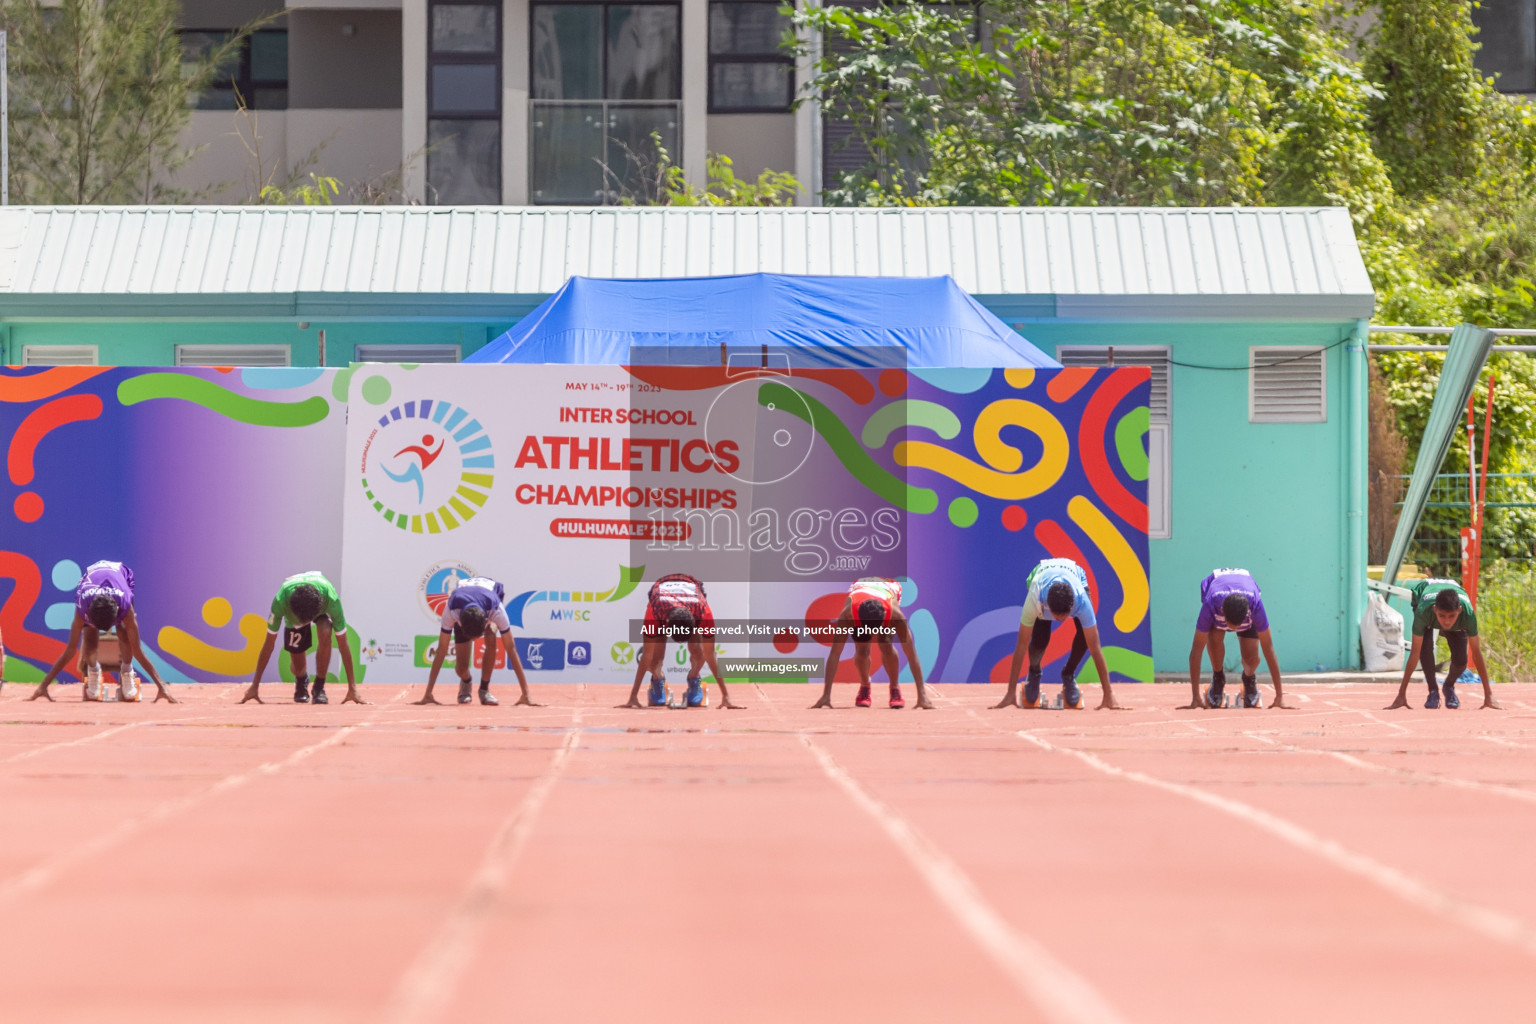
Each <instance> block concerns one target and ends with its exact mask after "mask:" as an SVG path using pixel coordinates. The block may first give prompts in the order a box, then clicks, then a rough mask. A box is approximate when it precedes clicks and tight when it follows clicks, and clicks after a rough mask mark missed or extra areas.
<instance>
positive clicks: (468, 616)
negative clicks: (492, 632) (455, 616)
mask: <svg viewBox="0 0 1536 1024" xmlns="http://www.w3.org/2000/svg"><path fill="white" fill-rule="evenodd" d="M484 634H485V609H484V608H481V607H480V606H479V605H477V604H472V605H469V606H467V607H465V608H463V609H462V610H460V612H459V635H461V636H462V637H464V639H466V640H478V639H479V638H480V637H481V636H483V635H484Z"/></svg>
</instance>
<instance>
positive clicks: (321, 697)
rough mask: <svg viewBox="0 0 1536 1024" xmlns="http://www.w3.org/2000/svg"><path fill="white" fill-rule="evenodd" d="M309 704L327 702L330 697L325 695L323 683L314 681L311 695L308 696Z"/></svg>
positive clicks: (329, 700)
mask: <svg viewBox="0 0 1536 1024" xmlns="http://www.w3.org/2000/svg"><path fill="white" fill-rule="evenodd" d="M309 702H310V703H311V704H329V703H330V702H331V699H330V698H329V697H327V696H326V695H325V684H324V683H316V684H315V688H314V691H313V695H312V696H311V697H310V698H309Z"/></svg>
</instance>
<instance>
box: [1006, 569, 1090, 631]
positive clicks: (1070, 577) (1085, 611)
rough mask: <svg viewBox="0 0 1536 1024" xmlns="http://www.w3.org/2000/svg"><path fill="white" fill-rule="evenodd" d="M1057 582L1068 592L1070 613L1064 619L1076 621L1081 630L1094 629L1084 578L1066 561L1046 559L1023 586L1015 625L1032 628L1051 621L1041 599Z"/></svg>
mask: <svg viewBox="0 0 1536 1024" xmlns="http://www.w3.org/2000/svg"><path fill="white" fill-rule="evenodd" d="M1058 581H1062V582H1065V583H1066V584H1067V585H1068V586H1069V587H1071V588H1072V611H1071V614H1069V615H1068V616H1067V617H1068V618H1070V619H1077V620H1078V621H1079V622H1081V623H1082V624H1083V628H1084V629H1087V628H1089V627H1091V626H1097V625H1098V624H1099V622H1098V619H1096V618H1095V617H1094V614H1093V598H1092V597H1090V596H1089V594H1088V574H1087V573H1085V572H1083V567H1082V566H1080V565H1078V564H1077V563H1076V562H1074V561H1072V559H1070V558H1047V559H1046V560H1045V561H1043V562H1041V563H1040V564H1039V565H1037V566H1035V568H1034V571H1033V572H1031V573H1030V574H1029V580H1028V582H1027V584H1026V586H1027V587H1028V592H1027V593H1026V594H1025V596H1024V614H1023V615H1021V616H1019V623H1020V624H1021V625H1025V626H1033V625H1034V624H1035V620H1037V619H1044V618H1051V613H1050V610H1049V609H1047V608H1046V606H1045V596H1046V594H1047V593H1049V592H1050V589H1051V586H1052V584H1054V583H1056V582H1058Z"/></svg>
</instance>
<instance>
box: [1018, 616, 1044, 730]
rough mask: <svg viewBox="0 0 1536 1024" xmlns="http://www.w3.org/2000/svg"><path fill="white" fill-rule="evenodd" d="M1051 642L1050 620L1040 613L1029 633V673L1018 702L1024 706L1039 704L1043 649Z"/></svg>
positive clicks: (1036, 705) (1029, 706)
mask: <svg viewBox="0 0 1536 1024" xmlns="http://www.w3.org/2000/svg"><path fill="white" fill-rule="evenodd" d="M1050 643H1051V620H1050V618H1049V617H1047V616H1044V615H1042V616H1041V617H1040V618H1038V619H1036V620H1035V625H1034V628H1033V629H1032V630H1031V631H1030V634H1029V674H1028V675H1027V676H1026V677H1025V680H1024V696H1023V699H1022V700H1021V701H1020V704H1021V705H1022V706H1024V707H1026V708H1033V707H1039V706H1040V674H1041V672H1043V671H1044V669H1045V666H1044V665H1042V664H1041V661H1042V660H1043V659H1044V658H1045V649H1046V647H1048V646H1049V645H1050Z"/></svg>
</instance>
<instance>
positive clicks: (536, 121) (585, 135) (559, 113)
mask: <svg viewBox="0 0 1536 1024" xmlns="http://www.w3.org/2000/svg"><path fill="white" fill-rule="evenodd" d="M604 117H605V115H604V113H603V104H601V103H560V104H555V103H550V104H540V105H538V106H536V107H535V108H534V113H533V151H532V153H531V154H530V157H531V162H532V181H531V182H530V189H531V192H532V198H533V201H534V202H536V203H595V202H598V201H600V200H601V199H602V198H603V177H604V175H603V140H604V138H605V133H604V127H603V122H604Z"/></svg>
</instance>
